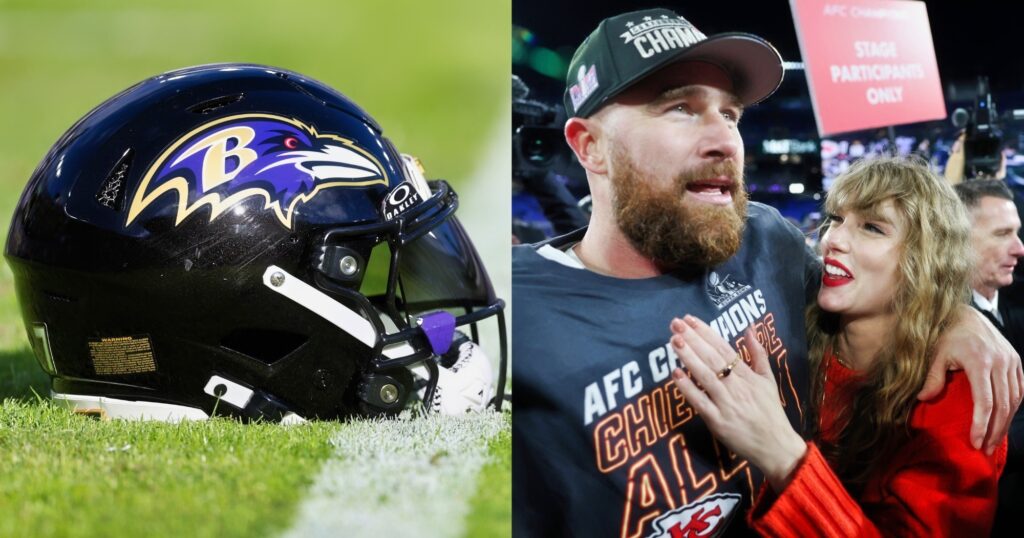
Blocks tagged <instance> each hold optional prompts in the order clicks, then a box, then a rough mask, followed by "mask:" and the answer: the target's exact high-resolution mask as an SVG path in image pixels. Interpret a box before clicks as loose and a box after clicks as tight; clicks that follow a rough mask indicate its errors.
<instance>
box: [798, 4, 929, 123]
mask: <svg viewBox="0 0 1024 538" xmlns="http://www.w3.org/2000/svg"><path fill="white" fill-rule="evenodd" d="M790 7H791V8H792V9H793V20H794V22H795V23H796V31H797V37H798V38H799V40H800V53H801V55H802V56H803V60H804V70H805V71H806V73H807V84H808V85H809V86H810V89H811V101H812V102H813V104H814V116H815V118H816V119H817V121H818V134H819V135H821V136H826V135H830V134H834V133H842V132H847V131H859V130H863V129H871V128H875V127H885V126H889V125H897V124H901V123H913V122H917V121H927V120H937V119H943V118H945V117H946V105H945V102H944V101H943V98H942V83H941V82H940V81H939V68H938V65H936V63H935V49H934V47H933V46H932V32H931V29H930V28H929V26H928V10H927V9H926V8H925V5H924V2H916V1H909V0H845V1H842V0H840V1H835V2H831V1H827V0H825V1H822V0H790Z"/></svg>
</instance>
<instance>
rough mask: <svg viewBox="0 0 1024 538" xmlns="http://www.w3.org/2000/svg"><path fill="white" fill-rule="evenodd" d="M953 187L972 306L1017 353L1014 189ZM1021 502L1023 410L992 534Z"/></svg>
mask: <svg viewBox="0 0 1024 538" xmlns="http://www.w3.org/2000/svg"><path fill="white" fill-rule="evenodd" d="M955 188H956V191H957V194H958V195H960V199H961V200H963V202H964V205H966V206H967V210H968V213H969V215H970V218H971V243H972V247H973V250H974V255H975V266H974V274H973V275H972V278H971V304H972V306H974V307H975V308H977V309H978V310H979V311H981V313H982V314H984V315H985V317H987V318H988V319H989V321H991V322H992V324H993V325H995V326H996V327H997V328H998V329H999V330H1000V332H1002V333H1003V336H1005V337H1006V339H1007V340H1009V341H1010V344H1011V345H1013V348H1014V349H1015V350H1016V351H1017V353H1018V354H1020V353H1024V293H1022V286H1020V285H1019V284H1018V285H1014V286H1010V285H1011V284H1013V281H1014V280H1013V271H1014V268H1015V267H1016V266H1017V258H1020V257H1021V256H1024V244H1022V243H1021V240H1020V237H1018V232H1020V229H1021V221H1020V217H1019V216H1018V213H1017V207H1016V206H1015V205H1014V200H1013V193H1012V192H1011V191H1010V189H1009V187H1007V185H1006V183H1005V182H1003V181H1002V180H998V179H996V180H975V181H966V182H964V183H960V184H959V185H956V187H955ZM1008 286H1009V287H1008ZM1001 288H1003V291H1004V293H1003V294H1002V295H1000V289H1001ZM1021 505H1024V413H1022V412H1021V411H1018V412H1017V414H1016V415H1015V416H1014V418H1013V423H1012V424H1011V426H1010V434H1009V452H1008V453H1007V459H1006V469H1005V470H1004V471H1003V476H1002V477H1001V478H1000V481H999V508H998V511H997V513H996V524H995V525H994V527H993V528H994V529H996V531H995V532H996V534H995V535H998V532H999V530H998V529H1005V528H1013V527H1016V525H1015V523H1017V524H1019V523H1020V521H1021V519H1022V517H1021V514H1020V506H1021ZM1011 525H1012V526H1011Z"/></svg>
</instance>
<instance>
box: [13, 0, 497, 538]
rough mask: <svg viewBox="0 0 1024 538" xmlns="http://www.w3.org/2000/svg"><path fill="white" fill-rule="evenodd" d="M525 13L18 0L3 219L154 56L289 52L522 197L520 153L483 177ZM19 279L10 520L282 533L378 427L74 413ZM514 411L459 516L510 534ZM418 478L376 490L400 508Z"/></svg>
mask: <svg viewBox="0 0 1024 538" xmlns="http://www.w3.org/2000/svg"><path fill="white" fill-rule="evenodd" d="M510 13H511V8H510V3H509V1H508V0H504V1H499V2H474V1H472V0H455V1H448V0H446V1H444V2H438V3H431V2H414V1H411V0H409V1H405V2H349V1H342V2H338V1H327V0H308V1H305V2H272V1H264V0H250V1H246V2H241V1H237V2H219V3H214V2H200V1H197V0H183V1H178V2H173V3H172V2H160V3H157V2H152V3H150V2H137V1H136V2H130V1H127V0H118V1H113V0H98V1H79V2H75V1H69V0H68V1H47V0H42V1H40V0H32V1H28V0H22V1H11V0H0V72H2V73H3V75H2V84H0V117H3V119H4V121H3V125H4V127H3V128H0V232H2V233H3V237H4V238H6V232H7V227H8V223H9V220H10V215H11V212H12V210H13V208H14V206H15V204H16V203H17V200H18V196H19V194H20V193H21V190H22V188H23V186H24V184H25V182H26V181H27V179H28V177H29V175H30V174H31V172H32V170H33V169H34V167H35V166H36V164H37V163H38V161H39V160H40V159H41V158H42V156H43V154H44V153H45V152H46V150H47V149H48V148H49V146H50V145H51V144H52V143H53V142H54V141H55V140H56V139H57V137H58V136H59V135H60V134H61V133H62V132H63V131H64V130H65V129H66V128H67V127H69V126H70V125H71V123H72V122H74V121H75V120H76V119H78V118H79V117H80V116H82V115H83V114H84V113H86V112H87V111H88V110H89V109H90V108H92V107H93V106H95V105H96V104H98V103H100V102H101V101H102V100H104V99H106V98H107V97H109V96H110V95H113V94H114V93H116V92H118V91H120V90H121V89H123V88H125V87H127V86H129V85H131V84H133V83H135V82H137V81H139V80H142V79H144V78H146V77H149V76H152V75H154V74H157V73H160V72H163V71H167V70H170V69H174V68H178V67H183V66H187V65H195V64H202V63H211V62H225V61H237V62H256V63H264V64H269V65H274V66H279V67H284V68H287V69H291V70H294V71H298V72H300V73H303V74H305V75H308V76H310V77H313V78H315V79H318V80H321V81H323V82H325V83H327V84H329V85H332V86H334V87H335V88H338V89H339V90H341V91H342V92H343V93H345V94H346V95H348V96H349V97H350V98H352V99H353V100H354V101H356V102H357V103H359V104H360V105H361V106H362V107H363V108H365V109H366V110H367V111H368V112H369V113H370V114H372V115H373V116H374V117H375V118H376V119H377V120H378V122H379V123H380V124H381V125H382V126H383V127H384V130H385V134H386V135H387V136H388V137H389V138H391V139H392V140H393V141H394V142H395V144H396V146H397V147H398V148H399V149H400V150H402V151H403V152H406V153H411V154H413V155H416V156H418V157H419V158H420V159H421V160H422V161H423V163H424V165H425V166H426V168H427V173H428V176H429V177H444V178H446V179H449V180H450V181H451V182H452V183H453V184H454V185H455V187H456V188H457V189H458V190H459V191H460V192H463V193H465V192H483V193H486V192H487V190H488V189H491V188H493V189H494V191H495V192H497V193H499V194H500V195H496V196H483V197H482V199H480V200H469V201H470V202H472V203H474V204H476V205H478V206H481V205H482V207H485V208H487V207H489V208H491V209H490V211H491V212H492V214H493V213H502V212H507V211H508V207H509V203H508V201H507V196H508V190H509V188H508V179H507V177H508V174H507V172H508V170H507V165H503V166H505V168H504V169H501V166H499V171H500V172H502V173H499V174H498V175H499V177H497V178H493V179H492V181H494V182H495V184H494V186H493V187H491V186H488V187H486V188H483V187H481V186H480V185H473V184H471V181H478V179H471V178H478V176H479V170H480V161H481V159H482V158H483V155H484V154H485V153H487V152H488V147H489V143H490V142H491V140H492V139H493V138H494V133H495V132H501V131H502V130H501V125H503V124H507V123H508V121H509V119H508V117H507V116H508V110H509V99H510V97H509V93H510V92H509V54H510V53H509V38H508V35H509V34H508V32H509V17H510ZM503 122H504V123H503ZM505 131H506V132H507V131H508V129H507V128H506V129H505ZM506 147H507V146H506ZM502 162H504V161H502ZM463 200H464V207H465V202H466V201H467V200H466V198H465V197H463ZM488 204H490V205H488ZM460 214H462V211H460ZM484 214H486V211H485V212H484ZM471 233H472V235H473V237H474V239H475V240H476V242H477V245H478V248H479V247H482V245H481V243H482V242H490V243H493V244H495V245H498V247H497V251H499V252H500V251H502V250H503V249H505V250H507V243H508V228H507V227H499V226H495V227H493V228H485V229H481V228H479V227H477V228H476V229H475V230H472V231H471ZM482 238H483V239H490V241H486V240H485V241H482ZM483 256H484V258H485V262H489V258H490V255H489V254H488V252H486V251H484V252H483ZM501 259H507V258H501ZM490 263H493V262H490ZM499 263H500V262H499ZM499 269H500V268H499ZM495 273H497V274H507V272H504V271H501V270H499V271H494V269H492V275H494V274H495ZM12 285H13V282H12V278H11V274H10V271H9V269H8V268H7V266H6V264H0V400H2V401H3V404H2V406H0V477H3V478H2V480H0V514H3V516H4V517H2V518H0V536H83V537H84V536H149V537H159V536H247V537H248V536H274V535H279V534H281V533H285V532H286V531H287V530H288V529H290V528H295V527H296V525H298V523H300V522H299V521H297V519H300V518H302V517H310V516H305V515H302V514H303V512H301V510H300V506H302V505H303V503H304V502H306V501H307V500H308V498H309V496H310V494H311V493H310V491H311V488H312V487H313V485H314V484H316V483H318V480H322V477H320V473H321V470H322V469H324V468H326V467H325V466H326V465H328V463H331V462H338V461H342V462H343V461H345V459H346V457H347V456H346V454H345V453H344V452H343V451H342V450H340V449H339V448H338V443H337V439H339V438H342V437H344V434H345V433H346V432H347V431H349V430H351V429H352V428H355V427H363V426H362V425H360V424H338V423H314V424H306V425H301V426H297V427H279V426H274V425H267V424H256V425H241V424H238V423H236V422H233V421H230V420H223V419H217V420H211V421H208V422H203V423H190V424H178V425H168V424H153V423H131V422H99V421H95V420H92V419H88V418H85V417H81V416H73V415H71V414H69V413H68V412H67V411H65V410H64V409H61V408H59V407H56V406H54V405H52V404H50V403H49V402H48V399H47V398H46V396H47V395H48V393H49V386H48V381H47V379H46V378H45V376H44V375H43V374H42V372H41V370H40V369H39V367H38V366H37V364H36V362H35V359H34V358H33V357H32V356H31V354H30V352H29V351H28V348H27V344H26V337H25V330H24V327H23V326H22V324H21V320H20V315H19V313H18V308H17V304H16V301H15V297H14V293H13V289H12ZM496 286H497V287H498V288H499V289H506V290H507V283H505V284H504V285H502V284H501V283H496ZM493 355H496V352H495V353H493ZM36 394H40V395H42V396H43V397H42V398H38V397H37V396H36ZM499 418H501V417H499ZM445 424H447V423H445ZM500 424H501V425H500V427H499V430H500V433H498V434H497V435H496V436H495V437H492V438H490V440H489V441H487V442H486V445H487V447H488V448H487V449H486V451H485V454H486V455H487V457H486V458H485V461H484V462H483V470H482V471H481V472H480V473H479V474H478V475H477V477H476V479H475V480H476V483H475V484H473V485H472V486H471V487H470V488H469V490H468V492H467V493H466V494H465V496H466V497H468V498H471V499H472V502H471V503H470V504H469V508H468V515H467V516H465V519H464V521H459V522H455V523H453V524H452V528H453V529H461V532H462V534H463V535H465V536H482V535H487V536H502V535H506V536H507V535H510V524H509V519H510V498H511V495H510V489H509V476H510V461H511V456H510V451H511V442H510V436H509V427H508V417H507V416H506V417H503V418H501V422H500ZM402 427H403V426H402V423H401V422H396V424H395V429H396V432H397V433H394V434H393V435H394V436H395V437H396V438H398V439H401V438H402V436H403V435H407V434H406V433H403V432H406V431H417V430H415V428H414V427H411V426H410V428H412V429H410V430H402ZM442 427H443V428H446V427H449V426H447V425H444V424H443V425H442V426H439V428H442ZM439 431H441V430H439ZM411 442H419V441H417V440H416V439H412V440H411ZM424 442H425V441H424ZM439 446H440V445H439ZM438 450H441V451H442V452H443V449H438ZM386 463H387V462H381V463H380V464H379V465H380V466H381V467H386ZM428 467H429V466H428ZM385 471H386V469H385V468H382V469H366V470H365V472H368V473H373V472H385ZM318 477H320V478H318ZM410 488H411V489H410V491H415V490H414V489H412V487H411V486H410ZM399 493H401V492H397V493H395V494H394V495H380V494H378V493H377V492H372V491H368V492H366V495H367V496H368V497H372V498H374V499H377V503H376V508H377V509H378V510H379V511H380V513H385V514H386V513H387V511H388V510H389V507H390V506H391V505H390V504H389V503H397V502H399V498H400V497H401V495H399ZM466 502H469V499H467V500H466ZM335 510H344V508H343V507H337V508H335ZM456 523H457V524H456ZM423 530H424V531H427V532H426V534H427V535H436V536H447V535H450V534H446V532H445V531H444V529H440V530H437V529H434V530H436V532H433V533H431V532H430V531H432V529H423ZM324 533H325V534H324V535H349V536H353V535H358V534H346V533H344V532H342V529H333V531H332V530H331V529H327V530H325V531H324ZM421 535H423V534H422V533H421Z"/></svg>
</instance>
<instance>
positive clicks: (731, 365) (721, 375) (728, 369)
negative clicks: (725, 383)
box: [718, 353, 740, 379]
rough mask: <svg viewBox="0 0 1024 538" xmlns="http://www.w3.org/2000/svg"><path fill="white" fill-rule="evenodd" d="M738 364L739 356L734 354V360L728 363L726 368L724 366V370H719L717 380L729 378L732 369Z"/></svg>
mask: <svg viewBox="0 0 1024 538" xmlns="http://www.w3.org/2000/svg"><path fill="white" fill-rule="evenodd" d="M739 362H740V354H739V353H737V354H736V358H735V359H733V360H732V362H730V363H729V365H728V366H726V367H725V368H722V369H721V370H719V372H718V378H719V379H722V378H725V377H729V374H731V373H732V369H733V368H735V367H736V365H737V364H739Z"/></svg>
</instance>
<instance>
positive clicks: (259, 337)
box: [220, 328, 308, 366]
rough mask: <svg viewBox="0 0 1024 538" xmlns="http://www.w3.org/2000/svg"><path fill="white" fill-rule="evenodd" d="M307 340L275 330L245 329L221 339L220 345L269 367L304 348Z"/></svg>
mask: <svg viewBox="0 0 1024 538" xmlns="http://www.w3.org/2000/svg"><path fill="white" fill-rule="evenodd" d="M307 340H308V338H307V337H306V336H305V335H302V334H295V333H290V332H285V331H275V330H273V329H257V328H243V329H234V330H233V331H231V332H230V333H228V335H227V336H225V337H224V338H222V339H221V342H220V345H221V347H224V348H226V349H230V350H231V351H234V352H236V353H241V354H242V355H245V356H247V357H251V358H253V359H256V360H258V361H260V362H262V363H264V364H266V365H268V366H269V365H271V364H274V363H275V362H277V361H279V360H281V359H283V358H285V357H287V356H288V355H289V354H290V353H292V352H293V351H295V350H297V349H299V348H300V347H302V344H305V343H306V341H307Z"/></svg>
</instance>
